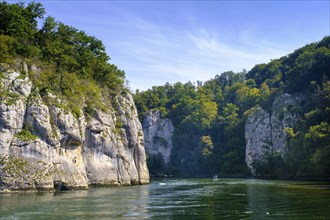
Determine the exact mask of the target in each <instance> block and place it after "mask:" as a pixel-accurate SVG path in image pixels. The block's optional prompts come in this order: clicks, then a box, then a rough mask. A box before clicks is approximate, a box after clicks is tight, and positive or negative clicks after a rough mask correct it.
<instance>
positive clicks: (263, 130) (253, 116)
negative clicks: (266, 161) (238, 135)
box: [245, 94, 304, 174]
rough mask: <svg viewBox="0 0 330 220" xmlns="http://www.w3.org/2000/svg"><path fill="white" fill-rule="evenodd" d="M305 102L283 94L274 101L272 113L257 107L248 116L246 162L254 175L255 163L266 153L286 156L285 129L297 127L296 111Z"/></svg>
mask: <svg viewBox="0 0 330 220" xmlns="http://www.w3.org/2000/svg"><path fill="white" fill-rule="evenodd" d="M303 100H304V98H303V97H302V96H296V95H289V94H283V95H281V96H279V97H277V98H276V99H275V100H274V102H273V105H272V108H271V113H269V112H267V111H265V110H264V109H262V108H261V107H256V108H254V109H253V110H252V112H251V113H250V114H249V115H248V118H247V121H246V125H245V139H246V151H245V160H246V163H247V165H248V167H249V168H250V169H251V171H252V173H253V174H254V169H253V166H252V163H253V161H254V160H260V159H262V156H263V155H264V154H265V153H266V152H277V153H279V154H281V155H282V156H283V155H284V154H285V152H286V150H287V143H286V139H287V134H286V133H285V131H284V129H285V128H294V127H295V125H296V123H297V120H298V116H297V113H296V112H295V110H296V109H297V108H299V107H300V106H299V105H300V103H301V102H302V101H303Z"/></svg>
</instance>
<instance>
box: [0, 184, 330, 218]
mask: <svg viewBox="0 0 330 220" xmlns="http://www.w3.org/2000/svg"><path fill="white" fill-rule="evenodd" d="M329 210H330V188H329V183H311V182H299V181H273V180H255V179H218V180H217V181H213V180H212V179H160V180H153V181H151V183H150V184H149V185H143V186H131V187H113V188H104V187H102V188H91V189H89V190H78V191H65V192H55V193H50V192H46V193H14V194H0V213H1V215H0V219H46V220H52V219H61V220H62V219H180V220H181V219H235V220H236V219H330V211H329Z"/></svg>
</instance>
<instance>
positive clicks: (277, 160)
mask: <svg viewBox="0 0 330 220" xmlns="http://www.w3.org/2000/svg"><path fill="white" fill-rule="evenodd" d="M329 80H330V37H325V38H323V39H322V40H321V41H320V42H315V43H311V44H308V45H306V46H304V47H302V48H300V49H297V50H295V51H294V52H293V53H291V54H288V55H287V56H284V57H281V58H280V59H275V60H271V61H270V62H269V63H267V64H258V65H256V66H254V67H253V68H252V69H251V70H250V71H248V72H246V71H243V72H238V73H235V72H232V71H228V72H224V73H221V74H220V75H216V76H215V77H214V79H210V80H208V81H206V82H204V83H202V82H197V83H192V82H188V83H185V84H182V83H180V82H178V83H175V84H173V85H171V84H169V83H167V84H165V85H164V86H154V87H152V89H150V90H147V91H143V92H140V91H136V94H135V96H134V99H135V103H136V105H137V108H138V111H139V117H140V120H141V121H142V120H143V119H144V116H145V114H146V112H148V111H149V110H151V109H158V110H159V111H161V113H162V117H166V118H169V119H171V120H172V122H173V124H174V127H175V131H174V135H173V144H174V147H173V150H172V153H171V164H170V165H169V166H167V167H166V166H165V164H164V163H163V162H162V161H160V159H161V158H158V159H157V158H156V157H149V168H150V169H151V171H153V172H165V173H167V174H174V175H185V176H205V175H214V174H218V175H223V176H236V175H240V176H241V175H243V176H244V175H250V174H251V173H250V171H249V169H248V168H247V165H246V163H245V157H246V155H245V148H246V139H245V125H246V120H247V117H248V115H249V114H250V113H251V112H253V111H254V110H255V109H256V108H257V107H258V106H259V107H261V108H262V109H265V110H267V111H268V112H270V111H272V108H271V107H272V103H273V101H274V99H275V98H276V97H279V96H280V95H282V94H285V93H288V94H295V95H299V96H301V97H303V101H302V103H301V104H299V105H296V106H290V108H291V109H290V111H291V112H294V113H295V114H297V115H298V117H297V118H298V122H297V126H295V127H286V128H284V132H285V133H286V134H287V136H288V138H287V145H288V147H287V150H286V152H285V153H284V154H283V155H282V154H281V152H276V151H274V152H269V153H267V154H265V155H263V158H261V159H259V160H256V161H254V162H253V167H254V169H255V175H257V176H268V177H276V176H278V177H329V176H330V81H329ZM287 110H288V109H282V111H283V113H284V112H285V111H287ZM279 117H281V116H279ZM282 117H283V116H282ZM282 153H283V152H282Z"/></svg>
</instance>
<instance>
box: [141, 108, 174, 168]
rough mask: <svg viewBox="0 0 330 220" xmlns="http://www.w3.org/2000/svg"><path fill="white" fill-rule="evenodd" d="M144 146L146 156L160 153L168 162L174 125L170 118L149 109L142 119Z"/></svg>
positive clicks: (167, 162)
mask: <svg viewBox="0 0 330 220" xmlns="http://www.w3.org/2000/svg"><path fill="white" fill-rule="evenodd" d="M142 127H143V132H144V146H145V149H146V153H147V155H148V156H153V155H157V154H160V155H161V156H162V157H163V158H164V161H165V163H166V164H167V165H168V164H169V163H170V156H171V150H172V148H173V141H172V135H173V132H174V127H173V124H172V122H171V120H170V119H168V118H162V117H161V114H160V112H159V111H156V110H151V111H149V112H148V113H147V114H146V116H145V118H144V120H143V126H142Z"/></svg>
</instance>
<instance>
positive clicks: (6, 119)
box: [0, 64, 149, 191]
mask: <svg viewBox="0 0 330 220" xmlns="http://www.w3.org/2000/svg"><path fill="white" fill-rule="evenodd" d="M21 69H22V71H24V74H21V72H20V71H18V70H17V69H12V68H11V67H8V66H4V65H2V66H1V69H0V71H1V76H0V79H1V81H0V90H1V93H2V97H1V104H0V191H20V190H53V189H54V188H61V189H76V188H87V187H88V186H89V185H109V186H110V185H131V184H146V183H148V182H149V172H148V168H147V165H146V154H145V149H144V137H143V132H142V126H141V123H140V122H139V120H138V116H137V111H136V108H135V105H134V102H133V99H132V97H131V95H130V94H125V95H120V96H117V97H116V98H115V101H114V102H113V103H115V104H113V106H109V109H108V111H106V112H105V111H102V110H99V109H95V112H94V114H93V115H92V116H90V117H88V118H87V117H85V116H84V114H83V112H82V110H81V113H80V114H79V116H75V115H74V114H73V113H72V112H71V111H69V110H67V109H64V108H62V107H61V106H62V105H61V103H62V100H60V99H59V98H58V97H56V96H55V95H53V94H51V93H49V92H48V93H47V94H46V95H45V96H43V98H42V97H41V95H40V94H39V92H38V90H37V88H35V87H34V85H32V82H31V81H30V80H29V77H28V71H31V69H33V71H36V68H35V67H32V68H31V67H30V68H28V66H27V65H26V64H23V66H22V68H21ZM45 97H46V99H47V100H51V101H49V102H47V103H46V102H45V100H44V98H45Z"/></svg>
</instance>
